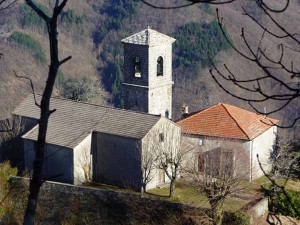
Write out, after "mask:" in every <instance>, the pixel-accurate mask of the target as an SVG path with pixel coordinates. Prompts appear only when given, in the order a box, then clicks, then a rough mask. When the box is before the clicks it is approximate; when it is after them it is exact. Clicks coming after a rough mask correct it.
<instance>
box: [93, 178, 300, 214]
mask: <svg viewBox="0 0 300 225" xmlns="http://www.w3.org/2000/svg"><path fill="white" fill-rule="evenodd" d="M269 183H270V182H269V181H268V179H267V178H266V177H261V178H259V179H257V180H254V181H252V182H250V183H249V182H247V181H245V182H242V183H241V186H242V187H243V188H244V190H243V193H244V194H240V195H239V196H243V197H242V198H241V197H239V196H236V197H230V198H228V199H226V201H225V204H224V210H225V211H228V212H236V211H237V210H239V209H241V208H242V207H243V206H245V205H246V204H247V203H249V202H250V201H252V200H254V199H257V198H260V197H262V192H261V185H267V184H269ZM89 186H90V187H94V188H101V189H106V190H113V191H119V192H127V193H135V194H140V193H139V192H134V191H132V190H128V189H123V188H120V187H116V186H112V185H105V184H95V183H94V184H90V185H89ZM299 187H300V181H299V180H298V181H292V180H291V181H289V182H288V185H287V188H288V189H289V190H295V189H298V190H299ZM145 196H146V197H148V198H152V199H156V200H163V201H170V202H177V203H185V204H190V205H194V206H198V207H202V208H209V207H210V206H209V203H208V200H207V198H206V196H205V195H204V194H203V193H202V192H201V191H199V190H196V189H195V188H193V187H192V186H190V185H188V184H186V183H184V181H179V182H177V183H176V188H175V196H174V197H172V198H169V186H168V185H166V186H165V187H163V188H155V189H151V190H149V191H148V193H146V194H145Z"/></svg>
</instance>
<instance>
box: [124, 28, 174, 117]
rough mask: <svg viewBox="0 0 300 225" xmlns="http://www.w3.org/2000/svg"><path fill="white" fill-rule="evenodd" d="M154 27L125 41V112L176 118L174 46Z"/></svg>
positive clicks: (172, 39) (171, 39)
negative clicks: (173, 116) (174, 116)
mask: <svg viewBox="0 0 300 225" xmlns="http://www.w3.org/2000/svg"><path fill="white" fill-rule="evenodd" d="M174 42H175V39H174V38H171V37H169V36H167V35H164V34H161V33H159V32H157V31H155V30H152V29H150V28H148V29H146V30H143V31H141V32H139V33H136V34H134V35H132V36H130V37H127V38H125V39H123V40H122V43H123V45H124V83H123V96H124V107H125V109H131V110H136V111H142V112H146V113H150V114H155V115H162V116H165V117H167V118H172V84H173V81H172V43H174Z"/></svg>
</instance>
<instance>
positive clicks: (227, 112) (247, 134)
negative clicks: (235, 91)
mask: <svg viewBox="0 0 300 225" xmlns="http://www.w3.org/2000/svg"><path fill="white" fill-rule="evenodd" d="M220 105H221V106H222V107H223V108H224V109H225V111H226V112H227V113H228V115H229V116H230V117H231V118H232V119H233V121H234V122H235V123H236V125H237V126H238V127H239V128H240V129H241V131H242V132H243V133H244V134H245V135H246V137H247V138H248V139H249V140H251V138H250V137H249V135H248V134H247V133H246V131H244V129H243V128H242V127H241V126H240V125H239V123H238V122H237V121H236V119H235V118H234V117H233V116H232V115H231V113H230V112H229V111H228V109H227V108H226V107H225V105H224V104H223V103H220Z"/></svg>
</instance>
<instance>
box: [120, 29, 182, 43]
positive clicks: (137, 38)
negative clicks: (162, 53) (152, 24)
mask: <svg viewBox="0 0 300 225" xmlns="http://www.w3.org/2000/svg"><path fill="white" fill-rule="evenodd" d="M175 41H176V39H175V38H172V37H169V36H167V35H165V34H162V33H159V32H157V31H155V30H152V29H150V28H147V29H145V30H142V31H141V32H139V33H136V34H133V35H131V36H129V37H127V38H124V39H123V40H122V42H123V43H129V44H137V45H148V46H159V45H163V44H168V43H169V44H172V43H173V42H175Z"/></svg>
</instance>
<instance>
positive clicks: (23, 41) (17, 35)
mask: <svg viewBox="0 0 300 225" xmlns="http://www.w3.org/2000/svg"><path fill="white" fill-rule="evenodd" d="M10 40H12V41H14V42H16V43H18V44H19V45H21V46H22V47H24V48H25V49H26V50H28V51H30V52H32V53H33V56H34V57H35V59H36V60H37V61H38V62H40V63H42V64H46V63H47V60H46V55H45V52H44V50H43V48H42V46H41V44H40V43H39V42H38V41H37V40H35V39H34V38H33V37H31V36H30V35H28V34H25V33H22V32H19V31H14V32H13V33H12V35H11V36H10Z"/></svg>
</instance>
